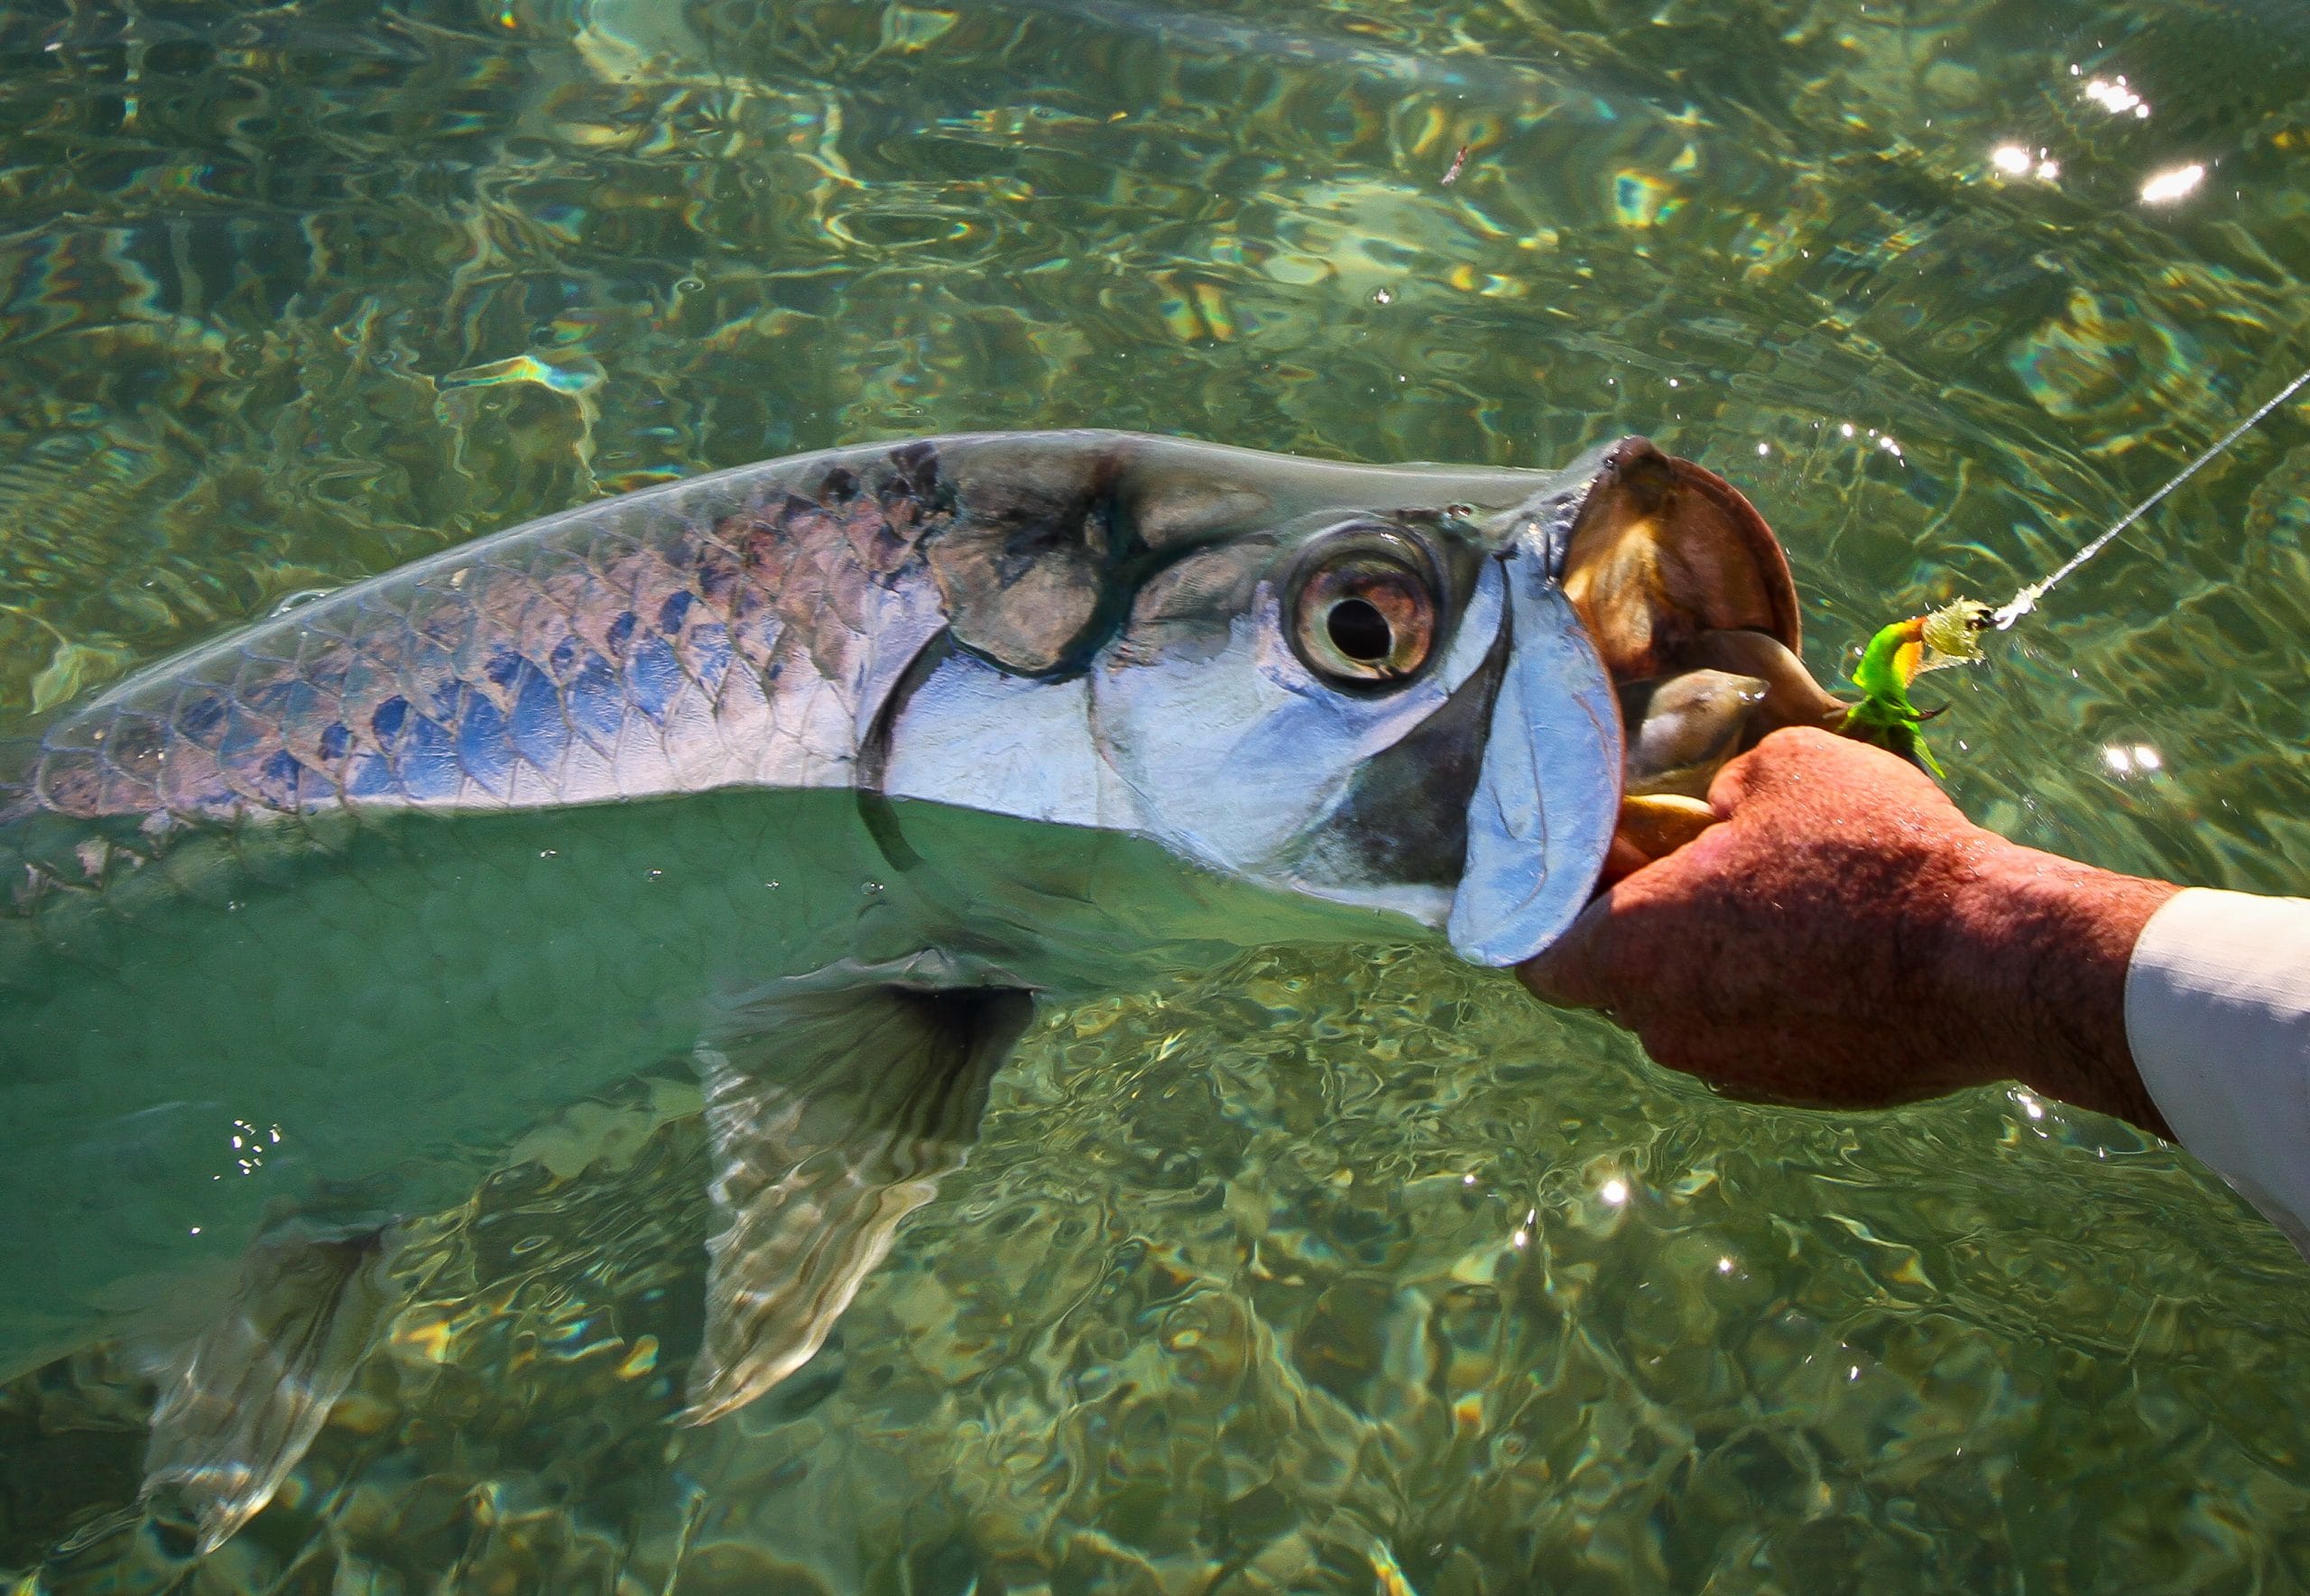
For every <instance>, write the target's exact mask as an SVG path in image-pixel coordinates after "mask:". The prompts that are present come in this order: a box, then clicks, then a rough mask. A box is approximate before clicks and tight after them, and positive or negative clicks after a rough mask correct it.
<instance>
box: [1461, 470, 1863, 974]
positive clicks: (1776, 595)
mask: <svg viewBox="0 0 2310 1596" xmlns="http://www.w3.org/2000/svg"><path fill="white" fill-rule="evenodd" d="M1495 529H1496V539H1497V540H1496V544H1495V557H1496V558H1499V559H1501V560H1502V562H1503V564H1504V566H1505V567H1506V571H1507V577H1508V591H1509V602H1508V606H1507V609H1508V613H1507V617H1506V621H1505V624H1506V625H1507V627H1508V628H1509V643H1510V647H1509V650H1508V659H1507V663H1506V665H1505V667H1504V669H1503V670H1502V676H1501V678H1500V682H1499V687H1498V690H1497V693H1496V696H1495V697H1494V700H1493V704H1492V723H1491V727H1490V731H1489V734H1488V736H1487V738H1486V741H1485V744H1484V753H1483V765H1482V769H1481V770H1480V772H1479V774H1478V777H1477V782H1476V789H1475V792H1474V795H1473V797H1472V798H1471V801H1470V804H1469V808H1468V849H1467V856H1466V861H1465V866H1464V868H1463V871H1462V873H1461V878H1460V882H1459V886H1458V888H1457V890H1455V894H1454V898H1453V902H1452V910H1451V915H1450V918H1449V919H1448V921H1447V922H1446V935H1447V936H1449V937H1450V939H1451V942H1452V946H1453V947H1454V949H1455V951H1456V952H1457V953H1459V955H1461V956H1462V957H1463V958H1466V959H1468V960H1470V961H1471V962H1473V963H1476V964H1493V965H1500V964H1520V963H1521V962H1523V961H1524V960H1526V959H1529V958H1530V957H1532V956H1533V955H1536V954H1538V953H1539V952H1540V951H1541V950H1543V949H1544V948H1546V947H1547V946H1548V945H1549V944H1550V943H1551V942H1553V941H1554V940H1555V939H1556V938H1557V936H1560V935H1562V934H1563V932H1564V930H1565V929H1566V927H1569V926H1570V925H1571V923H1572V921H1573V920H1574V918H1576V917H1577V916H1578V915H1579V913H1580V911H1581V909H1584V908H1585V907H1586V904H1587V902H1588V899H1589V898H1590V896H1591V895H1592V894H1593V893H1594V890H1595V887H1596V884H1597V882H1598V881H1600V880H1602V879H1608V878H1609V877H1610V876H1612V875H1613V874H1625V873H1626V872H1627V871H1628V870H1629V869H1631V868H1634V866H1635V865H1636V864H1640V863H1643V862H1644V859H1645V858H1647V857H1649V856H1650V853H1651V852H1652V851H1655V850H1659V841H1660V838H1661V836H1662V835H1663V834H1662V831H1661V825H1660V822H1661V819H1662V816H1661V815H1660V813H1659V810H1660V808H1661V807H1662V804H1663V803H1664V802H1669V803H1683V804H1685V805H1688V806H1691V807H1692V808H1694V809H1696V810H1699V811H1700V815H1699V816H1697V818H1698V819H1699V820H1700V822H1701V823H1705V806H1704V805H1699V804H1698V803H1697V802H1696V800H1695V799H1693V798H1682V797H1678V796H1677V795H1676V794H1674V793H1671V794H1669V795H1668V798H1665V799H1664V798H1661V797H1659V795H1658V793H1657V791H1656V785H1657V784H1656V780H1655V777H1656V774H1657V773H1656V772H1655V771H1654V770H1651V769H1650V767H1649V763H1648V761H1655V760H1656V759H1657V757H1658V756H1657V754H1656V752H1655V751H1654V748H1653V744H1655V743H1665V742H1668V741H1671V739H1668V738H1667V737H1654V736H1652V735H1651V733H1653V732H1654V731H1655V730H1656V729H1661V728H1656V727H1655V726H1654V725H1652V724H1647V723H1645V722H1644V721H1642V720H1641V719H1639V720H1638V723H1637V724H1635V725H1633V726H1631V725H1630V724H1624V715H1623V710H1624V707H1627V706H1633V705H1641V704H1645V703H1649V702H1651V701H1652V700H1653V699H1654V698H1655V697H1657V695H1655V694H1652V693H1650V692H1649V691H1647V689H1649V688H1652V687H1656V686H1657V685H1658V684H1659V683H1661V682H1663V681H1673V680H1676V679H1678V678H1687V677H1689V676H1691V674H1692V673H1696V672H1714V673H1717V674H1718V675H1721V676H1723V678H1725V679H1726V680H1727V681H1728V682H1732V683H1736V684H1741V685H1740V686H1739V687H1737V688H1736V689H1734V690H1731V691H1727V692H1724V693H1721V694H1717V695H1714V697H1711V696H1709V695H1706V694H1694V693H1686V694H1683V695H1671V696H1669V697H1668V698H1666V699H1663V700H1661V701H1662V702H1664V703H1665V702H1674V703H1677V704H1678V705H1691V704H1694V703H1699V704H1702V705H1704V706H1706V710H1705V713H1706V714H1707V715H1711V716H1714V719H1712V720H1710V721H1709V722H1708V724H1705V725H1704V726H1702V727H1701V728H1699V730H1701V731H1703V732H1705V733H1710V735H1708V736H1706V737H1704V738H1702V739H1701V741H1702V742H1703V743H1705V746H1706V750H1707V754H1708V758H1707V759H1703V760H1700V761H1697V762H1696V763H1693V764H1692V765H1691V768H1689V769H1684V768H1680V769H1679V770H1677V771H1676V772H1675V775H1676V777H1677V780H1681V781H1683V782H1684V783H1686V785H1689V784H1690V783H1691V782H1693V781H1695V780H1697V781H1699V782H1700V784H1701V789H1702V790H1703V791H1705V781H1706V779H1707V777H1708V776H1709V775H1710V774H1713V772H1714V768H1715V765H1716V764H1721V763H1722V761H1723V759H1726V758H1729V757H1731V755H1732V754H1733V752H1737V751H1738V750H1739V749H1740V748H1742V747H1746V746H1749V745H1750V744H1751V743H1754V742H1755V741H1756V740H1757V739H1758V738H1760V737H1761V736H1763V735H1764V734H1765V733H1766V732H1768V731H1770V730H1773V729H1775V728H1776V727H1777V726H1780V725H1790V724H1810V725H1820V724H1834V723H1835V721H1836V719H1838V718H1840V717H1841V716H1842V715H1843V709H1844V706H1843V705H1842V704H1841V703H1839V702H1838V701H1837V700H1836V699H1835V698H1834V697H1831V696H1830V695H1829V694H1828V693H1826V692H1825V691H1824V690H1823V689H1822V688H1821V687H1820V686H1819V685H1818V684H1817V683H1816V682H1815V681H1814V680H1813V678H1812V677H1811V676H1810V675H1809V673H1807V672H1806V669H1805V667H1804V664H1803V662H1802V660H1800V659H1799V658H1798V655H1797V649H1798V647H1799V645H1800V642H1801V634H1800V629H1799V623H1798V610H1797V586H1796V582H1795V580H1794V578H1793V577H1791V575H1790V573H1789V568H1788V557H1787V556H1786V555H1785V554H1784V553H1783V552H1782V550H1781V547H1780V541H1779V539H1778V538H1776V537H1775V536H1774V535H1773V532H1772V529H1771V528H1770V527H1769V525H1767V524H1766V522H1765V520H1764V518H1763V517H1762V516H1761V515H1760V514H1759V513H1758V512H1757V511H1756V509H1755V507H1754V506H1753V505H1751V503H1749V501H1748V500H1747V499H1746V498H1745V497H1744V496H1742V494H1741V492H1740V491H1739V490H1738V489H1737V488H1735V487H1733V485H1732V484H1730V483H1728V482H1726V481H1725V480H1724V478H1723V477H1722V476H1719V475H1716V474H1715V473H1714V472H1713V471H1710V470H1708V469H1707V468H1706V467H1705V466H1699V465H1696V464H1695V463H1693V462H1692V461H1690V460H1684V459H1679V458H1677V457H1674V456H1672V455H1669V454H1667V453H1665V452H1664V451H1662V450H1661V449H1660V448H1659V447H1658V446H1656V445H1655V444H1653V443H1652V442H1651V441H1650V440H1649V439H1648V438H1636V437H1631V438H1622V439H1620V440H1619V441H1618V442H1615V443H1612V444H1610V445H1607V446H1605V447H1603V448H1601V449H1599V450H1597V451H1595V452H1594V453H1593V454H1591V455H1589V456H1587V457H1585V458H1584V459H1582V460H1581V461H1579V462H1578V463H1576V464H1575V466H1573V467H1572V468H1571V469H1570V470H1568V471H1566V473H1564V474H1563V475H1562V476H1560V477H1559V478H1558V479H1557V482H1556V483H1555V484H1551V485H1550V486H1549V487H1548V489H1546V490H1543V492H1541V493H1540V494H1536V495H1534V496H1533V498H1531V499H1529V500H1527V501H1526V502H1525V503H1523V504H1521V505H1520V506H1518V507H1517V508H1516V509H1515V510H1514V511H1512V512H1510V513H1509V514H1508V515H1506V516H1504V517H1502V520H1501V521H1499V522H1497V523H1495ZM1631 693H1633V694H1635V695H1636V697H1634V698H1631ZM1639 713H1640V712H1639ZM1667 729H1668V730H1675V731H1690V730H1692V729H1693V728H1687V727H1677V728H1667ZM1688 740H1689V739H1688ZM1710 760H1713V761H1714V762H1713V763H1712V762H1709V761H1710ZM1632 763H1633V764H1634V766H1635V767H1636V768H1635V769H1634V770H1631V764H1632ZM1631 788H1634V789H1638V791H1637V796H1636V797H1635V798H1630V797H1629V796H1628V794H1629V792H1630V789H1631ZM1694 818H1696V817H1695V816H1686V825H1687V826H1689V825H1690V824H1691V823H1692V821H1693V819H1694ZM1671 819H1672V820H1673V819H1674V816H1671ZM1675 829H1676V828H1675V826H1674V825H1673V824H1672V825H1671V826H1670V827H1669V830H1670V832H1672V833H1673V832H1675ZM1682 835H1689V831H1688V830H1687V831H1686V832H1685V833H1683V834H1682ZM1659 851H1665V850H1659Z"/></svg>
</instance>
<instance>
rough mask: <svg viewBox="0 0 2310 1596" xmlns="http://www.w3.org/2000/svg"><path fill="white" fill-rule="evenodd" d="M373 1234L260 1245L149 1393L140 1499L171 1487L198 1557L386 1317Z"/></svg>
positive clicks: (245, 1504) (271, 1240)
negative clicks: (195, 1524) (189, 1521)
mask: <svg viewBox="0 0 2310 1596" xmlns="http://www.w3.org/2000/svg"><path fill="white" fill-rule="evenodd" d="M387 1252H388V1249H387V1248H386V1247H385V1245H384V1240H383V1232H380V1231H376V1230H364V1231H360V1232H355V1233H352V1234H347V1235H340V1236H336V1237H328V1238H319V1237H313V1236H305V1235H282V1236H273V1237H268V1238H265V1239H263V1240H261V1241H257V1242H256V1243H255V1244H254V1245H253V1246H252V1247H251V1248H250V1249H249V1250H248V1252H247V1253H246V1254H245V1256H244V1257H243V1259H242V1260H241V1274H240V1280H239V1283H238V1285H237V1287H236V1289H235V1291H234V1293H233V1296H232V1298H231V1300H230V1301H229V1302H228V1303H226V1305H225V1308H224V1310H223V1312H221V1313H219V1314H218V1315H217V1316H216V1318H214V1319H213V1320H211V1321H210V1322H209V1324H208V1327H207V1328H206V1329H204V1330H203V1331H202V1332H201V1333H199V1335H197V1336H195V1337H194V1338H193V1339H192V1340H191V1341H190V1342H188V1343H186V1344H185V1346H184V1347H183V1348H182V1349H181V1350H180V1352H178V1354H177V1355H176V1357H175V1358H173V1359H172V1360H171V1362H170V1364H169V1367H168V1368H167V1370H165V1372H164V1373H163V1374H162V1379H161V1382H160V1394H159V1398H158V1400H157V1401H156V1402H155V1403H154V1404H153V1408H152V1439H151V1441H150V1443H149V1444H147V1446H146V1448H145V1452H144V1497H145V1499H148V1500H149V1499H151V1498H152V1496H153V1495H154V1494H155V1493H156V1492H158V1491H161V1490H163V1489H165V1488H170V1487H173V1488H174V1493H175V1495H176V1497H177V1499H178V1500H179V1501H180V1502H181V1503H182V1504H183V1505H184V1506H185V1507H187V1508H190V1509H191V1510H192V1512H193V1513H194V1514H195V1515H196V1516H197V1517H198V1518H199V1536H200V1542H199V1545H200V1551H201V1554H202V1555H204V1556H205V1555H207V1554H208V1553H210V1552H213V1551H215V1550H216V1549H217V1547H218V1546H221V1545H224V1544H225V1542H226V1540H228V1539H230V1538H231V1536H232V1535H233V1532H234V1531H235V1530H237V1529H238V1528H240V1527H241V1526H242V1525H244V1524H245V1523H247V1522H248V1521H249V1520H250V1519H251V1518H254V1517H256V1515H257V1513H258V1512H259V1511H260V1510H262V1509H263V1507H264V1505H265V1503H267V1502H269V1501H271V1500H272V1499H273V1492H274V1491H276V1490H280V1489H281V1482H282V1481H283V1480H286V1479H287V1478H288V1477H289V1471H291V1469H293V1468H295V1467H296V1466H297V1464H298V1462H299V1461H300V1459H302V1458H303V1457H304V1455H305V1451H306V1449H307V1448H308V1447H310V1445H312V1444H313V1437H314V1436H316V1435H319V1434H320V1430H321V1425H323V1424H325V1423H326V1422H327V1421H328V1411H329V1409H330V1408H331V1407H335V1406H336V1405H337V1398H339V1397H341V1396H343V1395H344V1394H345V1388H346V1387H347V1385H349V1384H350V1383H351V1382H352V1379H353V1372H354V1370H356V1368H357V1367H359V1365H360V1362H361V1360H362V1358H363V1357H365V1355H366V1354H367V1352H368V1351H369V1348H370V1345H371V1342H373V1341H374V1337H375V1335H376V1333H377V1330H378V1328H379V1326H380V1325H382V1324H383V1322H384V1319H385V1317H386V1315H388V1314H389V1313H390V1312H391V1311H392V1309H393V1305H394V1303H395V1301H396V1300H397V1294H396V1292H395V1291H394V1290H393V1287H392V1285H391V1284H390V1282H389V1281H388V1279H387V1275H386V1263H387Z"/></svg>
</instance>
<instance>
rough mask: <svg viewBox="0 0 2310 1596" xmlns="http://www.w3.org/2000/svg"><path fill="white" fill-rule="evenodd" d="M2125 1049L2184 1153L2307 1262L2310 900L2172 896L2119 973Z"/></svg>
mask: <svg viewBox="0 0 2310 1596" xmlns="http://www.w3.org/2000/svg"><path fill="white" fill-rule="evenodd" d="M2126 1039H2127V1041H2128V1042H2129V1043H2130V1044H2131V1046H2132V1047H2133V1060H2134V1066H2135V1067H2136V1068H2137V1069H2139V1071H2140V1072H2141V1079H2142V1084H2144V1085H2146V1086H2148V1088H2149V1095H2150V1097H2151V1099H2152V1100H2153V1101H2154V1102H2156V1103H2157V1104H2158V1112H2160V1113H2162V1114H2164V1115H2165V1116H2166V1122H2167V1124H2168V1125H2171V1126H2172V1127H2173V1128H2174V1134H2175V1135H2176V1136H2178V1137H2179V1138H2181V1140H2182V1145H2183V1146H2185V1147H2186V1148H2188V1149H2190V1151H2192V1152H2193V1153H2195V1154H2196V1155H2197V1156H2198V1157H2199V1158H2203V1159H2204V1161H2205V1162H2206V1163H2207V1164H2208V1165H2209V1166H2211V1167H2213V1169H2214V1170H2215V1171H2216V1172H2217V1173H2219V1174H2220V1175H2221V1176H2222V1178H2223V1179H2225V1180H2227V1181H2228V1182H2229V1183H2230V1184H2231V1185H2233V1186H2235V1187H2237V1188H2238V1190H2239V1191H2240V1193H2241V1194H2242V1195H2244V1196H2245V1198H2246V1200H2247V1201H2249V1202H2250V1203H2251V1204H2253V1205H2254V1206H2255V1207H2257V1208H2259V1209H2260V1210H2261V1211H2262V1212H2263V1213H2265V1214H2267V1215H2268V1216H2269V1219H2270V1222H2272V1223H2273V1224H2275V1225H2277V1226H2278V1229H2280V1230H2282V1231H2284V1232H2286V1233H2287V1236H2288V1237H2289V1238H2290V1239H2291V1240H2292V1241H2293V1242H2294V1244H2295V1246H2296V1248H2298V1249H2300V1250H2301V1251H2302V1253H2303V1255H2304V1256H2305V1258H2310V900H2305V899H2300V898H2256V897H2252V896H2250V895H2249V894H2247V893H2243V892H2213V891H2208V890H2205V889H2204V888H2199V887H2194V888H2192V889H2190V890H2187V891H2185V892H2182V893H2180V894H2178V895H2177V896H2176V897H2174V898H2171V899H2167V901H2166V903H2165V905H2164V906H2163V907H2162V908H2160V909H2158V912H2157V913H2156V914H2154V915H2152V916H2151V917H2150V918H2149V923H2148V925H2147V926H2144V927H2142V931H2141V936H2140V939H2139V941H2137V942H2136V943H2135V944H2134V949H2133V957H2132V960H2131V962H2130V964H2128V965H2127V966H2126Z"/></svg>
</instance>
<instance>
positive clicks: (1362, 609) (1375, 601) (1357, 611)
mask: <svg viewBox="0 0 2310 1596" xmlns="http://www.w3.org/2000/svg"><path fill="white" fill-rule="evenodd" d="M1427 567H1428V561H1427V560H1426V559H1424V558H1421V555H1420V551H1419V550H1418V549H1417V548H1416V547H1414V546H1413V545H1411V544H1410V543H1409V542H1408V541H1407V540H1404V539H1402V538H1400V537H1398V536H1396V535H1394V534H1393V533H1391V532H1384V531H1379V530H1372V531H1370V532H1363V533H1356V532H1349V533H1345V534H1335V536H1333V537H1331V538H1326V539H1325V540H1323V541H1322V542H1321V543H1319V544H1317V546H1315V547H1314V548H1311V549H1309V550H1308V552H1307V556H1306V557H1304V558H1302V560H1301V562H1300V565H1299V569H1298V579H1297V581H1296V583H1295V585H1294V586H1295V589H1296V590H1295V592H1294V593H1293V595H1292V604H1291V639H1292V644H1293V646H1294V647H1295V648H1296V649H1297V650H1298V654H1299V658H1300V660H1302V661H1304V662H1305V663H1306V665H1307V669H1310V670H1312V671H1314V672H1315V673H1316V674H1317V675H1318V676H1320V677H1323V678H1326V680H1329V681H1333V682H1336V683H1340V684H1342V685H1347V686H1357V687H1369V686H1372V685H1374V684H1378V683H1382V682H1394V681H1401V680H1402V679H1404V678H1406V677H1409V676H1411V675H1413V674H1415V673H1416V672H1417V671H1418V669H1419V668H1420V667H1421V666H1423V665H1425V664H1427V663H1428V654H1429V652H1430V651H1431V650H1433V648H1434V646H1435V641H1436V614H1437V602H1436V588H1435V584H1434V582H1433V581H1432V580H1431V579H1430V578H1429V577H1428V575H1427Z"/></svg>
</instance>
